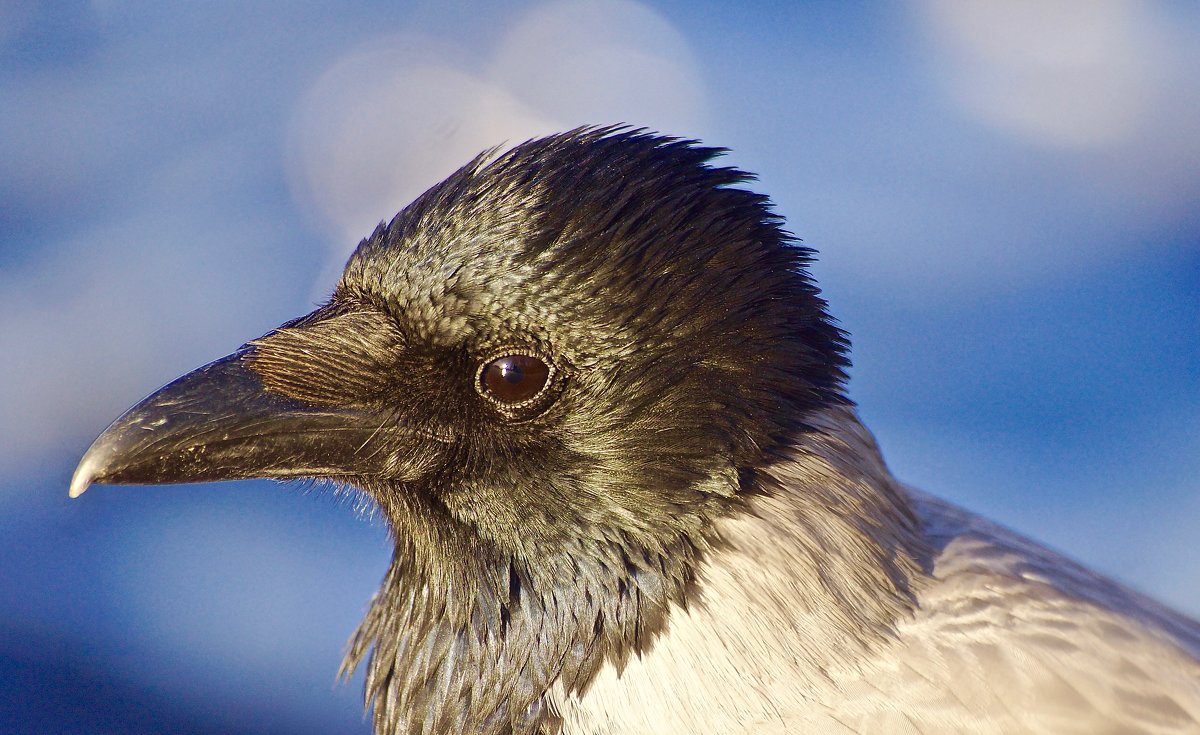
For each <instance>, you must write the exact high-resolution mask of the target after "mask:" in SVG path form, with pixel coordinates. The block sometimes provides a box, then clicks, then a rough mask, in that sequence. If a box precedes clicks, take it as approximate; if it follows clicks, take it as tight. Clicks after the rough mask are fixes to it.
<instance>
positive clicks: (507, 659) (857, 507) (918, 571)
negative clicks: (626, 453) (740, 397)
mask: <svg viewBox="0 0 1200 735" xmlns="http://www.w3.org/2000/svg"><path fill="white" fill-rule="evenodd" d="M809 425H810V427H811V429H812V430H811V431H808V432H806V433H805V434H804V435H802V436H801V437H800V438H799V439H798V440H797V441H796V442H795V443H794V444H793V445H792V446H791V447H789V448H787V449H786V450H784V451H783V452H782V453H781V455H780V456H779V457H778V458H777V459H776V460H775V461H774V462H773V463H771V464H769V465H768V466H766V467H765V468H763V469H761V470H759V471H757V472H756V473H755V475H754V479H753V484H752V486H751V487H749V488H747V489H746V490H745V491H744V492H743V493H742V494H741V496H740V497H739V498H737V499H736V502H735V504H734V505H733V506H732V508H731V510H730V511H729V512H728V513H727V514H725V515H724V516H723V517H720V518H717V519H715V520H714V521H713V523H712V524H711V526H712V529H711V532H710V533H709V534H708V535H707V536H706V537H705V538H703V539H688V538H679V539H676V540H675V541H674V542H673V543H671V544H668V545H667V547H666V548H664V549H661V550H659V551H656V552H647V551H642V550H639V549H638V548H637V547H636V545H633V544H629V543H627V542H624V541H623V540H622V539H621V538H620V537H619V536H617V535H613V536H611V537H609V538H611V540H610V541H607V542H601V541H597V540H596V539H595V538H593V539H591V540H589V541H588V542H586V543H585V542H581V543H580V546H579V547H578V548H563V549H559V550H556V551H555V552H553V553H551V554H548V555H547V556H546V557H544V558H542V559H539V560H538V562H537V565H536V568H533V567H531V566H530V565H529V564H527V563H524V562H522V561H519V560H517V559H514V558H511V557H506V556H505V555H504V554H502V553H499V552H497V551H496V550H495V549H492V548H489V547H487V546H484V545H481V543H480V542H479V541H478V539H477V538H474V537H472V536H471V534H470V533H469V532H467V531H465V530H462V529H459V530H454V525H453V524H447V523H439V522H438V521H439V519H435V518H430V517H424V516H428V514H429V511H428V509H427V508H426V506H425V504H416V503H414V504H413V507H412V508H409V509H407V511H406V512H408V513H410V515H411V518H410V519H409V520H410V521H411V522H412V523H414V524H420V525H421V526H423V527H424V528H425V529H429V528H440V529H444V530H442V531H439V532H438V533H440V534H441V536H440V537H439V538H426V539H424V540H423V543H422V544H420V548H424V549H435V550H438V551H439V553H437V554H426V555H425V556H424V557H422V556H421V555H420V553H419V552H418V550H417V549H416V548H414V546H413V545H411V544H408V543H404V542H402V541H399V540H398V542H397V552H396V557H395V559H394V560H393V564H392V567H391V569H390V570H389V572H388V574H387V577H386V578H385V580H384V584H383V587H382V589H381V590H380V591H379V593H378V594H377V595H376V597H375V599H374V601H373V603H372V605H371V609H370V611H369V613H368V615H367V617H366V619H365V620H364V621H363V623H362V625H361V626H360V628H359V630H358V632H357V633H356V635H355V637H354V639H353V640H352V641H351V644H350V649H349V652H348V653H347V656H346V661H345V663H344V664H343V671H344V672H349V671H352V670H353V669H354V668H355V667H357V666H358V665H359V664H360V663H361V662H362V661H363V660H364V659H366V658H368V656H369V662H368V664H367V683H366V694H367V700H368V703H370V704H372V705H373V707H374V718H375V729H376V733H378V735H393V734H400V733H403V734H404V735H441V734H442V733H460V732H472V733H481V734H495V735H525V734H529V735H534V734H535V733H536V734H545V735H550V734H551V733H555V732H558V731H559V729H560V728H561V726H562V725H563V723H564V722H565V723H567V724H568V725H571V726H572V727H568V728H567V729H568V731H575V729H574V726H576V725H578V724H581V723H585V722H587V721H589V720H590V718H592V717H595V716H603V717H608V718H611V717H613V716H614V712H621V711H624V712H626V713H628V716H630V717H632V718H637V717H640V716H643V715H644V717H645V718H646V719H645V722H646V723H648V724H651V725H652V724H653V722H654V717H656V716H658V715H656V714H655V713H654V712H653V711H650V710H647V706H648V705H647V702H653V701H656V700H657V701H661V702H674V704H673V705H672V707H673V708H675V709H677V710H678V709H679V708H686V707H687V706H688V705H687V702H684V701H681V700H680V697H681V696H683V697H684V698H685V699H686V698H687V697H689V696H695V697H700V696H705V697H711V696H717V695H719V693H720V690H721V689H723V688H725V689H726V691H745V688H744V687H742V686H738V682H739V681H743V680H744V679H743V677H746V676H758V677H760V679H761V680H762V681H764V682H769V681H770V680H771V679H772V677H779V676H783V675H784V673H785V672H786V675H787V676H788V681H790V682H791V683H792V687H793V689H794V687H795V686H796V682H807V683H806V684H802V685H801V686H802V687H808V688H809V689H811V690H813V691H815V690H816V688H817V686H818V684H819V680H821V679H822V678H823V677H824V676H825V675H826V674H827V673H828V672H829V671H830V670H832V669H835V668H838V667H840V666H853V665H854V662H855V660H856V659H857V658H858V657H860V656H862V655H863V653H865V652H866V651H868V650H870V649H871V648H872V647H874V646H875V645H877V644H879V643H880V642H882V641H884V640H886V639H887V638H888V637H889V636H890V634H891V633H892V631H893V628H894V625H895V623H896V622H897V621H898V620H900V619H901V618H902V617H904V616H906V615H908V614H909V613H910V612H911V610H912V608H913V605H914V598H915V594H916V591H917V589H918V588H919V587H920V586H921V584H922V582H923V579H924V578H925V574H924V571H923V570H924V568H925V567H926V566H927V560H928V559H929V552H928V549H927V548H926V546H925V544H924V541H923V540H922V539H923V537H922V535H921V530H920V528H919V524H918V521H917V520H916V518H915V516H914V514H913V513H912V510H911V508H910V507H909V500H908V498H907V496H906V495H905V493H904V491H903V490H902V489H901V488H900V487H899V485H898V484H897V483H896V482H895V480H894V479H893V478H892V477H891V475H890V473H889V472H888V470H887V468H886V466H885V465H884V463H883V460H882V459H881V457H880V455H879V452H878V449H877V448H876V446H875V443H874V441H873V440H872V438H871V436H870V434H869V433H868V432H867V431H866V430H865V429H864V428H863V427H862V425H861V424H860V423H859V422H858V420H857V418H856V417H855V416H854V414H853V412H852V411H851V410H849V409H846V408H837V409H831V410H830V411H827V412H825V413H822V414H819V415H817V416H815V417H813V419H812V420H811V421H810V422H809ZM406 525H407V524H406ZM424 532H425V533H428V531H424ZM601 537H607V536H605V535H602V536H601ZM397 538H398V539H400V538H401V536H400V533H399V529H398V533H397ZM564 580H567V581H568V583H566V584H564V582H563V581H564ZM764 641H767V642H770V645H767V646H763V645H762V644H763V642H764ZM681 646H682V647H683V648H692V649H696V650H688V651H681V650H677V649H679V648H680V647H681ZM705 647H708V648H709V649H711V650H700V649H703V648H705ZM687 661H691V662H692V663H691V664H689V665H687V666H675V667H674V668H672V667H673V664H677V663H679V662H687ZM697 661H699V662H702V664H703V666H702V667H701V668H700V669H697V667H696V666H695V662H697ZM684 669H687V670H686V671H685V670H684ZM689 677H690V679H689ZM697 678H699V679H701V680H703V681H701V682H700V683H699V685H697ZM710 685H711V686H710ZM660 688H666V689H667V690H668V691H664V695H663V696H662V697H655V695H654V692H655V691H656V690H658V689H660ZM757 689H762V690H765V691H764V692H762V694H763V697H764V702H762V703H761V704H762V706H763V708H764V711H769V710H770V709H771V708H775V709H777V708H778V704H779V703H777V702H770V701H765V700H769V699H770V697H771V696H772V692H777V694H776V695H775V696H780V697H788V696H791V697H793V698H794V697H795V692H791V693H789V692H788V691H787V689H786V688H779V689H776V688H773V687H771V686H763V687H758V688H757ZM710 690H711V691H710ZM688 691H690V692H691V693H690V694H688V693H686V692H688ZM681 693H683V694H681ZM699 704H703V703H702V702H697V705H699ZM736 706H738V707H742V706H744V703H739V704H737V705H736ZM650 707H651V709H653V706H652V705H651V706H650ZM597 708H599V709H597ZM694 711H698V712H699V711H706V712H708V713H709V715H711V713H712V707H711V706H708V707H699V706H697V707H696V708H695V710H694ZM639 712H640V713H642V714H641V715H639V714H638V713H639ZM630 722H631V723H637V722H641V721H640V720H637V719H633V720H630ZM698 724H701V725H703V727H705V728H709V729H711V727H710V726H711V724H712V723H711V722H709V723H698Z"/></svg>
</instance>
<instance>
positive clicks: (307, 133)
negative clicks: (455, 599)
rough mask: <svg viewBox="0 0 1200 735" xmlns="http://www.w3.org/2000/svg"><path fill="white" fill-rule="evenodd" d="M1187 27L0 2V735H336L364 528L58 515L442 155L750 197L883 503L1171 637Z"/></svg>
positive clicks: (504, 7) (840, 14)
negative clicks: (700, 154)
mask: <svg viewBox="0 0 1200 735" xmlns="http://www.w3.org/2000/svg"><path fill="white" fill-rule="evenodd" d="M1197 69H1200V5H1197V4H1196V3H1191V2H1184V1H1182V0H1181V1H1179V2H1150V1H1148V0H1147V1H1145V2H1141V1H1134V0H1130V1H1128V2H1125V1H1122V0H1076V1H1067V0H1037V1H1034V0H1029V1H1023V2H1007V3H991V2H981V1H976V0H971V1H967V0H920V1H917V0H914V1H911V2H905V3H878V4H872V5H871V6H869V7H864V6H863V5H860V4H849V3H840V2H805V3H796V2H779V3H767V2H761V3H753V4H740V3H728V2H716V1H707V0H702V1H700V2H697V1H696V0H689V1H688V2H682V1H678V2H674V1H669V0H663V1H661V2H658V1H653V2H634V1H632V0H597V1H596V2H584V1H576V0H567V1H552V2H515V1H504V2H494V3H488V4H486V5H484V4H482V3H481V4H477V5H474V6H470V7H467V6H465V5H459V4H454V3H443V2H409V3H395V2H350V3H344V2H336V3H335V2H332V1H325V0H308V1H307V2H302V3H256V4H252V5H251V4H245V3H235V2H208V3H190V4H182V3H179V4H176V3H171V4H167V3H152V2H120V1H118V0H95V1H93V2H67V1H62V2H57V1H54V0H44V1H32V0H4V1H3V2H0V347H2V350H0V354H2V357H0V435H2V441H0V508H2V509H3V510H2V511H0V732H4V733H52V732H71V733H127V732H128V733H133V732H179V733H366V732H368V730H369V727H368V725H367V723H366V722H365V721H364V720H363V717H362V714H361V706H360V691H361V682H360V681H358V680H355V681H352V682H351V683H349V684H348V685H344V686H336V685H335V684H334V672H335V671H336V668H337V664H338V662H339V660H340V658H341V654H342V646H343V644H344V642H345V640H346V639H347V638H348V636H349V635H350V633H351V632H352V630H353V629H354V626H355V625H356V623H357V622H358V620H359V617H360V616H361V614H362V612H363V610H364V609H365V605H366V603H367V600H368V599H369V597H370V595H371V594H372V592H373V591H374V590H375V588H376V586H377V584H378V582H379V580H380V578H381V577H382V575H383V573H384V571H385V568H386V565H387V562H388V559H389V557H390V548H389V543H388V540H387V535H386V531H385V529H384V528H383V527H382V526H381V525H380V524H379V523H378V522H377V521H374V520H372V519H371V518H370V517H369V514H364V513H362V512H361V511H359V510H357V509H355V508H353V507H351V506H350V505H349V504H347V503H345V502H342V501H339V500H337V499H336V498H333V497H332V496H330V495H326V494H321V493H320V492H315V493H305V492H304V491H303V489H302V488H300V487H296V486H294V485H275V484H270V483H255V482H250V483H237V484H225V485H214V486H206V487H167V488H141V489H133V488H115V489H113V488H96V489H93V490H92V491H91V492H89V493H88V494H87V495H85V496H84V497H83V498H81V499H80V500H77V501H68V499H67V484H68V481H69V478H70V475H71V472H72V469H73V468H74V465H75V462H76V461H77V460H78V458H79V457H80V455H81V454H82V453H83V451H84V450H85V449H86V448H87V446H88V444H89V442H90V441H91V440H92V438H93V437H94V436H95V435H96V434H97V433H98V432H99V431H100V430H101V429H103V428H104V426H105V425H106V424H107V423H108V421H110V420H111V419H113V418H115V417H116V416H117V415H118V414H119V413H121V412H122V411H123V410H124V409H126V408H127V407H129V406H130V405H132V404H133V403H134V402H135V401H137V400H138V399H139V398H141V397H142V396H143V395H145V394H147V393H149V392H150V391H151V390H153V389H154V388H156V387H158V386H159V385H161V384H162V383H165V382H167V381H168V380H170V379H172V378H174V377H175V376H177V375H179V374H181V373H182V372H184V371H186V370H188V369H190V368H192V367H196V366H198V365H200V364H202V363H205V362H207V361H209V360H211V359H213V358H215V357H218V356H220V355H223V354H225V353H226V352H228V351H230V350H232V349H233V348H235V347H237V346H238V345H240V344H241V343H242V342H244V341H246V340H247V339H249V338H252V337H255V336H258V335H260V334H262V333H263V332H265V331H267V330H269V329H270V328H271V327H273V326H275V325H277V324H278V323H280V322H282V321H284V320H285V319H288V318H290V317H292V316H295V315H298V314H301V313H303V312H306V311H308V310H309V309H310V308H312V306H313V305H314V304H316V303H317V302H319V301H321V300H322V299H324V298H325V296H327V295H328V293H329V292H330V290H331V288H332V286H333V283H334V280H335V278H336V275H337V274H338V272H339V271H340V268H341V265H342V263H343V262H344V260H345V258H346V256H347V255H348V254H349V252H350V251H351V249H352V248H353V246H354V245H355V244H356V243H357V242H358V241H359V239H360V238H362V237H363V236H365V235H366V234H368V233H369V232H370V230H371V229H372V227H373V226H374V225H375V224H376V223H377V222H378V221H379V220H381V219H386V218H390V217H391V215H392V214H393V213H395V212H396V211H397V210H398V209H400V208H401V207H402V206H403V205H404V204H406V203H407V202H408V201H409V200H410V199H411V198H412V197H413V196H415V195H416V194H418V193H420V192H421V191H422V190H424V189H425V188H426V187H428V186H430V185H432V184H433V183H435V182H437V181H438V180H440V179H441V178H442V177H444V176H445V175H446V174H448V173H450V172H451V171H452V170H453V169H454V168H456V167H457V166H459V165H460V164H462V163H463V162H465V161H466V160H468V158H469V157H471V156H472V155H474V154H475V153H476V152H478V151H479V150H481V149H483V148H485V147H489V146H493V145H496V144H500V143H504V142H508V143H510V144H511V143H516V142H519V141H521V140H523V139H525V138H527V137H529V136H533V135H538V134H542V133H548V132H552V131H557V130H563V129H566V128H569V127H573V126H576V125H578V124H582V123H607V122H618V121H626V122H630V123H634V124H637V125H644V126H648V127H650V128H653V129H656V130H659V131H663V132H668V133H673V134H678V135H683V136H690V137H698V138H701V139H703V140H704V141H705V142H708V143H711V144H716V145H723V146H728V147H729V148H731V149H732V153H730V154H729V156H728V157H727V159H726V160H727V161H728V162H729V163H732V164H736V165H738V166H741V167H743V168H746V169H748V170H750V171H755V172H757V173H758V174H760V176H761V180H760V182H759V183H758V184H757V185H756V186H757V188H759V189H760V190H762V191H764V192H766V193H769V194H771V195H772V196H773V198H774V200H775V202H776V203H777V206H778V210H779V211H780V212H781V213H782V214H783V215H785V216H786V217H787V218H788V220H789V223H790V227H791V229H792V230H793V231H795V232H796V233H797V234H798V235H799V236H801V237H802V238H803V239H804V240H805V241H806V243H807V244H809V245H811V246H813V247H815V248H817V249H818V250H819V251H820V262H819V263H817V265H816V266H815V272H816V275H817V277H818V279H819V281H820V282H821V283H822V285H823V287H824V288H825V291H826V293H827V295H828V297H829V300H830V301H831V303H832V309H833V311H834V313H835V314H836V315H837V316H838V318H839V319H840V320H841V322H842V324H843V325H844V326H845V328H846V329H848V330H849V331H850V332H851V333H852V335H853V340H854V353H853V354H854V360H855V367H854V370H853V379H852V383H851V395H852V396H853V397H854V398H855V399H856V400H857V401H858V402H859V404H860V407H861V413H862V414H863V417H864V419H865V420H866V422H867V424H868V425H869V426H871V427H872V428H873V429H874V431H875V432H876V434H877V435H878V438H879V440H880V443H881V444H882V447H883V450H884V452H885V454H886V456H887V458H888V460H889V461H890V463H891V465H892V467H893V469H894V470H895V471H896V473H897V474H898V475H899V476H900V477H901V478H903V479H905V480H907V481H909V482H911V483H912V484H915V485H917V486H919V487H922V488H924V489H926V490H928V491H931V492H934V493H937V494H939V495H942V496H945V497H948V498H951V499H953V500H955V501H958V502H960V503H962V504H964V505H966V506H968V507H970V508H973V509H975V510H978V511H981V512H983V513H985V514H986V515H988V516H991V517H993V518H995V519H997V520H999V521H1001V522H1003V523H1006V524H1008V525H1010V526H1012V527H1014V528H1016V529H1018V530H1020V531H1022V532H1024V533H1027V534H1030V535H1032V536H1034V537H1036V538H1038V539H1040V540H1042V541H1044V542H1046V543H1048V544H1049V545H1051V546H1053V547H1055V548H1057V549H1060V550H1062V551H1064V552H1066V553H1068V554H1070V555H1072V556H1074V557H1076V558H1078V559H1080V560H1082V561H1084V562H1086V563H1087V564H1089V565H1091V566H1093V567H1095V568H1097V569H1099V570H1102V571H1104V572H1106V573H1108V574H1110V575H1112V576H1113V577H1115V578H1117V579H1119V580H1121V581H1123V582H1125V583H1127V584H1130V585H1132V586H1133V587H1135V588H1137V589H1139V590H1142V591H1144V592H1147V593H1150V594H1152V595H1154V596H1156V597H1158V598H1160V599H1162V600H1164V601H1165V602H1167V603H1169V604H1171V605H1173V606H1176V607H1178V608H1179V609H1181V610H1183V611H1185V612H1188V613H1190V614H1192V615H1196V614H1197V613H1200V544H1198V543H1197V542H1196V537H1197V529H1198V528H1200V330H1198V329H1197V324H1198V323H1200V208H1198V207H1197V201H1200V74H1197V73H1196V71H1197Z"/></svg>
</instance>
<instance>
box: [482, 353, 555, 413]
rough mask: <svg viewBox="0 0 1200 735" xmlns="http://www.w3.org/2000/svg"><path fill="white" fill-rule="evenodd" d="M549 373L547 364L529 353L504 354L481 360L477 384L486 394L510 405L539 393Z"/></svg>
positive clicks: (517, 403)
mask: <svg viewBox="0 0 1200 735" xmlns="http://www.w3.org/2000/svg"><path fill="white" fill-rule="evenodd" d="M550 373H551V368H550V366H549V365H547V364H546V363H545V362H543V361H542V360H541V359H540V358H537V357H534V356H533V355H523V354H512V355H504V356H503V357H497V358H496V359H494V360H492V361H491V362H488V363H486V364H484V366H483V369H482V370H481V371H480V373H479V388H480V390H481V391H482V392H483V394H484V395H485V396H487V397H488V398H491V399H492V400H494V401H496V402H497V403H499V404H501V405H502V406H505V407H509V408H512V407H515V406H519V405H521V404H524V403H528V402H529V401H532V400H533V399H534V398H537V397H538V396H539V395H541V393H542V391H543V390H545V388H546V385H547V384H548V383H549V382H550Z"/></svg>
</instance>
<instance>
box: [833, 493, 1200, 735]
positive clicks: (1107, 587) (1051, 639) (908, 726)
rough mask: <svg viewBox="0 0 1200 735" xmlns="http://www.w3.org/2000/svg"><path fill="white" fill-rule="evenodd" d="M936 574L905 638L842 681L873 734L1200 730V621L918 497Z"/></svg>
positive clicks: (848, 702)
mask: <svg viewBox="0 0 1200 735" xmlns="http://www.w3.org/2000/svg"><path fill="white" fill-rule="evenodd" d="M910 494H911V496H912V498H913V502H914V506H915V508H916V509H917V512H918V514H919V515H920V517H921V519H922V522H923V523H924V526H925V529H926V536H927V538H928V539H929V540H930V542H931V543H932V544H933V547H934V549H935V552H936V556H935V557H934V559H933V568H932V570H931V579H930V580H929V581H928V583H927V584H926V585H925V586H924V588H923V589H922V590H921V591H920V593H919V603H920V604H919V606H918V608H917V611H916V613H915V615H914V616H913V617H911V618H910V619H907V620H904V621H901V623H900V625H899V626H898V630H897V633H898V636H897V640H896V642H895V644H893V645H892V646H889V647H888V648H887V649H886V650H884V651H881V652H880V655H878V656H876V657H874V658H873V660H872V661H871V662H870V663H869V664H868V665H867V666H866V667H864V668H863V670H861V671H860V672H852V673H848V674H847V675H845V676H844V677H843V678H842V680H841V685H842V689H843V692H844V695H845V696H844V697H843V698H841V699H839V700H838V706H837V709H838V710H839V711H838V712H836V713H835V716H836V718H837V719H838V720H839V721H840V722H842V723H843V724H845V725H847V726H849V727H850V728H851V729H852V730H855V731H862V732H906V731H907V732H921V733H942V732H947V733H948V732H968V731H969V732H981V733H986V732H996V733H1007V732H1022V733H1024V732H1034V733H1036V732H1046V733H1051V732H1053V733H1065V732H1078V733H1094V732H1146V733H1185V732H1186V733H1198V732H1200V625H1197V623H1196V622H1195V621H1193V620H1190V619H1188V618H1185V617H1183V616H1181V615H1179V614H1176V613H1174V612H1172V611H1170V610H1168V609H1166V608H1164V607H1162V606H1161V605H1159V604H1157V603H1155V602H1154V601H1152V600H1150V599H1148V598H1146V597H1144V596H1142V595H1139V594H1137V593H1136V592H1133V591H1131V590H1129V589H1126V588H1124V587H1122V586H1121V585H1118V584H1116V583H1114V582H1112V581H1111V580H1108V579H1106V578H1104V577H1102V576H1100V575H1098V574H1096V573H1094V572H1091V571H1089V570H1088V569H1086V568H1084V567H1082V566H1080V565H1078V564H1076V563H1075V562H1072V561H1071V560H1069V559H1067V558H1065V557H1063V556H1062V555H1060V554H1057V553H1055V552H1053V551H1051V550H1049V549H1046V548H1045V547H1042V546H1040V545H1038V544H1036V543H1034V542H1032V541H1030V540H1028V539H1025V538H1023V537H1021V536H1019V535H1018V534H1015V533H1012V532H1010V531H1008V530H1007V529H1004V528H1002V527H1000V526H998V525H996V524H993V523H990V522H988V521H986V520H984V519H982V518H980V517H978V516H976V515H974V514H971V513H969V512H967V511H964V510H962V509H960V508H957V507H955V506H953V505H950V504H949V503H945V502H943V501H940V500H936V499H934V498H931V497H928V496H925V495H923V494H921V493H917V492H915V491H911V492H910Z"/></svg>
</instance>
